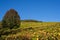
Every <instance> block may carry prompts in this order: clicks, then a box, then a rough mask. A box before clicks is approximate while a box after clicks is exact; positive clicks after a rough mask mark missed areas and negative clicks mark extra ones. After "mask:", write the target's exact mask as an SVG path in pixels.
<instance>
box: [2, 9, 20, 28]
mask: <svg viewBox="0 0 60 40" xmlns="http://www.w3.org/2000/svg"><path fill="white" fill-rule="evenodd" d="M2 26H3V28H10V29H12V28H14V27H15V28H18V27H19V26H20V17H19V15H18V13H17V12H16V11H15V10H14V9H10V10H9V11H7V13H6V14H5V16H4V17H3V20H2Z"/></svg>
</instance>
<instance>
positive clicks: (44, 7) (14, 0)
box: [0, 0, 60, 22]
mask: <svg viewBox="0 0 60 40" xmlns="http://www.w3.org/2000/svg"><path fill="white" fill-rule="evenodd" d="M11 8H13V9H15V10H16V11H17V12H18V14H19V15H20V17H21V19H22V20H24V19H33V20H39V21H46V22H52V21H54V22H60V0H0V20H2V18H3V16H4V15H5V13H6V11H8V10H9V9H11Z"/></svg>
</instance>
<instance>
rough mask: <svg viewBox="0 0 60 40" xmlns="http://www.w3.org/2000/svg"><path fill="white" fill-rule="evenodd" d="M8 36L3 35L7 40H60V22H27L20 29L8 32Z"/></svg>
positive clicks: (23, 22) (22, 23)
mask: <svg viewBox="0 0 60 40" xmlns="http://www.w3.org/2000/svg"><path fill="white" fill-rule="evenodd" d="M5 32H7V33H8V35H2V38H3V39H6V40H9V39H11V40H16V39H19V40H20V39H21V40H22V39H25V38H27V39H25V40H28V39H30V40H37V39H39V40H60V22H32V21H29V22H26V21H22V22H21V26H20V28H18V29H12V30H10V29H9V30H7V29H6V31H5Z"/></svg>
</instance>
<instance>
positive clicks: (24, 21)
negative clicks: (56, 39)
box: [21, 20, 43, 22]
mask: <svg viewBox="0 0 60 40" xmlns="http://www.w3.org/2000/svg"><path fill="white" fill-rule="evenodd" d="M21 21H23V22H43V21H37V20H21Z"/></svg>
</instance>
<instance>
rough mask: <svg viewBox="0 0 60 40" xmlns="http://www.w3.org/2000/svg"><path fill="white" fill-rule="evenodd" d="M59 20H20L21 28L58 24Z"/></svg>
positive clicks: (59, 23)
mask: <svg viewBox="0 0 60 40" xmlns="http://www.w3.org/2000/svg"><path fill="white" fill-rule="evenodd" d="M59 25H60V22H21V28H26V27H32V28H34V27H47V26H59Z"/></svg>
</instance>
